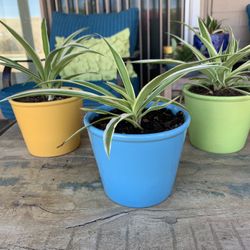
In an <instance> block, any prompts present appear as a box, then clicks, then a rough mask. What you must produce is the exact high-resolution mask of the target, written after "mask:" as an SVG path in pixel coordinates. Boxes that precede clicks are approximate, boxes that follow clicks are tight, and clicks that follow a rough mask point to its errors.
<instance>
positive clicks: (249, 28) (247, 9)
mask: <svg viewBox="0 0 250 250" xmlns="http://www.w3.org/2000/svg"><path fill="white" fill-rule="evenodd" d="M246 11H247V17H248V30H249V31H250V4H248V5H247V7H246Z"/></svg>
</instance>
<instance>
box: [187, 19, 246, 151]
mask: <svg viewBox="0 0 250 250" xmlns="http://www.w3.org/2000/svg"><path fill="white" fill-rule="evenodd" d="M190 28H191V27H190ZM195 35H196V36H198V37H199V39H200V40H201V41H202V43H203V44H204V46H205V47H206V49H207V51H208V54H209V58H208V59H209V61H210V62H213V63H214V64H215V65H218V67H220V68H218V69H216V68H213V69H212V68H210V69H206V70H202V71H201V72H202V74H203V75H202V76H201V77H196V78H195V79H193V82H192V83H191V84H188V85H185V86H184V89H183V93H184V97H185V105H186V107H187V109H188V110H189V112H190V114H191V117H192V122H191V125H190V128H189V138H190V142H191V143H192V145H194V146H195V147H197V148H199V149H202V150H205V151H208V152H213V153H233V152H236V151H239V150H241V149H242V148H243V147H244V145H245V143H246V140H247V136H248V133H249V128H250V96H249V95H250V84H249V75H248V73H249V68H250V62H249V61H248V60H246V61H245V62H244V63H241V65H240V66H239V65H237V64H238V63H239V62H240V61H242V60H243V59H244V58H247V56H248V55H249V54H250V45H248V46H246V47H244V48H241V49H240V48H239V42H238V41H237V40H236V39H235V37H234V34H233V32H232V30H231V32H230V36H231V40H230V42H229V45H228V47H227V49H226V50H225V51H224V52H223V51H222V49H220V50H219V52H217V51H216V49H215V48H214V46H213V43H212V40H211V37H210V35H209V32H208V29H207V28H206V26H205V25H204V23H203V22H199V32H196V33H195ZM182 41H183V40H182ZM183 42H184V41H183ZM186 45H187V46H188V47H189V48H190V49H192V51H193V53H194V55H195V56H196V58H197V60H204V59H205V58H206V57H205V56H204V55H203V54H202V53H201V52H200V51H198V50H197V49H196V48H194V47H193V46H191V45H189V44H187V43H186ZM235 65H237V67H235Z"/></svg>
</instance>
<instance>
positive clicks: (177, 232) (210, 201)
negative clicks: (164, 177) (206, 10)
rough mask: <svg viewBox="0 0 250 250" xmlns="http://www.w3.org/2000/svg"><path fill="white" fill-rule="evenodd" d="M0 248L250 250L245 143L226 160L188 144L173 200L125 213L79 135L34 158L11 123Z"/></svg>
mask: <svg viewBox="0 0 250 250" xmlns="http://www.w3.org/2000/svg"><path fill="white" fill-rule="evenodd" d="M0 249H46V250H47V249H86V250H91V249H101V250H112V249H114V250H118V249H124V250H127V249H131V250H137V249H138V250H139V249H145V250H151V249H162V250H163V249H164V250H165V249H174V250H176V249H178V250H179V249H187V250H192V249H195V250H196V249H201V250H204V249H228V250H238V249H250V140H248V144H247V145H246V147H245V148H244V149H243V150H242V151H241V152H239V153H235V154H230V155H215V154H208V153H205V152H202V151H199V150H197V149H194V148H193V147H192V146H191V145H190V144H189V142H188V141H187V142H186V144H185V147H184V152H183V156H182V160H181V164H180V168H179V171H178V176H177V180H176V184H175V187H174V190H173V195H172V196H171V197H170V198H169V199H168V200H166V201H165V202H163V203H162V204H160V205H159V206H155V207H151V208H147V209H130V208H126V207H121V206H119V205H117V204H114V203H113V202H112V201H110V200H109V199H108V198H107V197H106V196H105V194H104V192H103V189H102V185H101V183H100V178H99V174H98V171H97V168H96V163H95V159H94V157H93V154H92V150H91V148H90V144H89V141H88V138H87V136H86V134H85V135H83V138H82V146H81V147H80V148H79V149H78V150H76V151H75V152H73V153H71V154H68V155H65V156H62V157H56V158H35V157H32V156H31V155H29V153H28V152H27V150H26V147H25V145H24V142H23V140H22V137H21V135H20V133H19V130H18V128H17V125H14V126H13V127H12V128H10V129H9V130H8V131H7V132H5V133H4V134H3V135H2V136H1V137H0Z"/></svg>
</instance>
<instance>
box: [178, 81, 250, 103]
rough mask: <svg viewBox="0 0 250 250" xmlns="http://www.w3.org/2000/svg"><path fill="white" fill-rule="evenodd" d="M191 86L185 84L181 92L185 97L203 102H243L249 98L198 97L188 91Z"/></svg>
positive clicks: (198, 95) (244, 96)
mask: <svg viewBox="0 0 250 250" xmlns="http://www.w3.org/2000/svg"><path fill="white" fill-rule="evenodd" d="M191 86H192V84H185V85H184V87H183V89H182V91H183V93H184V94H185V95H186V96H189V97H193V98H196V99H200V100H205V101H217V102H244V101H249V100H250V96H248V95H243V96H208V95H200V94H196V93H193V92H191V91H189V88H190V87H191Z"/></svg>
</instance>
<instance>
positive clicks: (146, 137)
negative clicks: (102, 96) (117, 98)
mask: <svg viewBox="0 0 250 250" xmlns="http://www.w3.org/2000/svg"><path fill="white" fill-rule="evenodd" d="M101 107H102V108H104V109H106V110H111V109H112V108H110V107H109V108H108V107H107V106H106V107H105V106H101ZM167 108H169V109H171V110H174V111H176V112H178V111H182V112H183V113H184V116H185V122H184V123H183V124H182V125H181V126H179V127H177V128H175V129H171V130H168V131H163V132H158V133H150V134H118V133H114V135H113V140H115V141H130V142H132V141H135V142H146V141H160V140H164V139H167V138H172V137H175V136H177V135H179V134H181V133H183V132H184V131H185V130H186V129H187V128H188V126H189V124H190V121H191V117H190V115H189V113H188V111H186V110H185V109H183V108H181V107H179V106H177V105H174V104H170V105H168V107H167ZM96 115H97V114H96V113H93V112H88V113H87V114H86V115H85V116H84V118H83V121H84V125H85V126H87V128H88V130H89V131H90V132H91V133H93V134H95V135H96V136H98V137H103V134H104V131H103V130H101V129H98V128H96V127H94V126H93V125H91V124H90V120H91V119H92V118H94V117H95V116H96Z"/></svg>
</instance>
